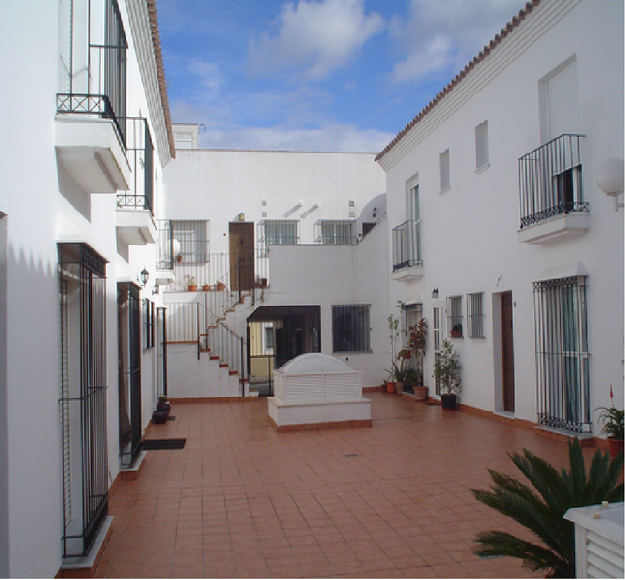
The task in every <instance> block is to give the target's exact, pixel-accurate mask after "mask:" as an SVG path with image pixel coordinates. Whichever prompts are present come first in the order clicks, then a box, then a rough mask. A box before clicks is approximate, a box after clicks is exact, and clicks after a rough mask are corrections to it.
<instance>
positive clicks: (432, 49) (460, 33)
mask: <svg viewBox="0 0 625 580" xmlns="http://www.w3.org/2000/svg"><path fill="white" fill-rule="evenodd" d="M519 6H520V3H519V0H436V1H432V0H411V2H410V7H409V17H408V21H407V22H403V21H400V20H399V19H397V18H395V19H394V20H393V22H392V24H391V34H392V36H393V37H394V39H395V40H396V42H397V43H398V45H399V46H400V47H401V50H402V51H403V52H405V54H406V58H405V60H402V61H400V62H397V63H396V64H395V66H394V67H393V72H392V74H391V78H392V80H393V81H394V82H397V83H403V82H411V81H418V80H422V79H423V78H424V77H426V76H428V75H432V74H435V73H438V72H458V71H459V70H460V69H461V68H463V67H464V65H466V64H467V63H468V62H469V61H470V60H471V59H472V58H473V57H474V56H475V55H476V54H477V53H478V52H479V51H480V50H481V49H482V47H483V46H484V45H485V44H487V43H488V42H490V40H491V39H492V38H494V36H495V34H497V33H498V32H499V31H500V30H501V28H503V26H505V24H506V23H507V22H509V21H510V20H511V18H512V17H513V16H514V15H516V14H517V13H518V10H519ZM449 69H451V71H449Z"/></svg>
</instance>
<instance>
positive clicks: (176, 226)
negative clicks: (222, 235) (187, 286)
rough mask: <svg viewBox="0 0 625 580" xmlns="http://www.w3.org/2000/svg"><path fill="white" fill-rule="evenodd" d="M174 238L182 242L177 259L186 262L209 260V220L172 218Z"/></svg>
mask: <svg viewBox="0 0 625 580" xmlns="http://www.w3.org/2000/svg"><path fill="white" fill-rule="evenodd" d="M171 225H172V234H173V239H174V240H175V241H177V242H178V243H179V244H180V250H179V252H178V255H177V256H176V259H177V260H178V261H180V262H183V263H185V264H206V263H208V262H209V260H210V257H209V240H210V221H209V220H172V222H171Z"/></svg>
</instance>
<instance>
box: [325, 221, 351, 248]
mask: <svg viewBox="0 0 625 580" xmlns="http://www.w3.org/2000/svg"><path fill="white" fill-rule="evenodd" d="M315 226H316V229H317V232H316V235H315V239H316V240H317V242H318V243H321V244H323V245H324V246H342V245H348V244H354V243H355V242H356V232H355V226H356V221H355V220H319V221H318V222H317V223H316V224H315Z"/></svg>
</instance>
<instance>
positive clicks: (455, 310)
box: [446, 296, 464, 338]
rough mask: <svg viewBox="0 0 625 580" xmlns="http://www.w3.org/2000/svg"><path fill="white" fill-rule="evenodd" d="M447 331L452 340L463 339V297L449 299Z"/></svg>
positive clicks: (449, 297) (450, 297)
mask: <svg viewBox="0 0 625 580" xmlns="http://www.w3.org/2000/svg"><path fill="white" fill-rule="evenodd" d="M446 310H447V330H448V331H449V336H451V337H452V338H462V337H463V336H464V334H463V330H462V322H463V316H462V296H448V297H447V308H446Z"/></svg>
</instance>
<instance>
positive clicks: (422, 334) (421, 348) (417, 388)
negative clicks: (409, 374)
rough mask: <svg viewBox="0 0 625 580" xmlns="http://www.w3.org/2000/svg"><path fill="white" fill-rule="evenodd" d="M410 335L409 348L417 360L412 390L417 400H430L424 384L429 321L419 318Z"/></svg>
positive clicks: (410, 330)
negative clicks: (424, 361) (424, 363)
mask: <svg viewBox="0 0 625 580" xmlns="http://www.w3.org/2000/svg"><path fill="white" fill-rule="evenodd" d="M408 331H409V335H408V348H409V349H410V352H411V353H412V356H413V357H414V359H415V361H416V365H417V368H416V369H415V372H416V380H415V384H414V385H413V388H412V391H413V393H414V396H415V401H427V400H428V388H427V387H426V386H425V385H424V384H423V359H424V357H425V347H426V344H427V341H426V338H427V333H428V323H427V321H426V320H425V318H422V319H421V320H419V322H418V323H417V324H415V325H414V326H411V327H410V328H409V329H408Z"/></svg>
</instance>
